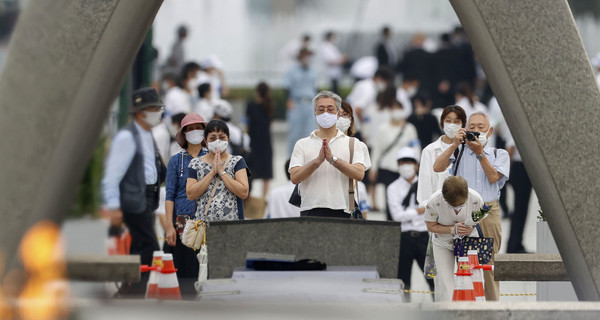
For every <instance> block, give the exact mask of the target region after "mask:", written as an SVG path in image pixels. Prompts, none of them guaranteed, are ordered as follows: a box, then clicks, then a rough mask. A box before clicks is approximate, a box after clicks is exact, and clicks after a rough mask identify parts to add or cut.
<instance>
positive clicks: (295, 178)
mask: <svg viewBox="0 0 600 320" xmlns="http://www.w3.org/2000/svg"><path fill="white" fill-rule="evenodd" d="M324 143H325V142H324ZM303 158H304V155H303V152H302V150H301V148H300V147H299V146H298V144H296V145H295V146H294V151H293V152H292V158H291V160H290V167H292V168H290V169H289V172H290V179H291V181H292V183H293V184H298V183H300V182H302V181H304V180H306V179H307V178H308V177H310V176H311V175H312V174H313V173H314V172H315V171H316V170H317V169H318V168H319V166H320V165H321V164H322V163H323V161H325V149H324V147H323V145H321V150H320V151H319V155H318V156H317V158H316V159H313V160H311V161H308V162H307V163H305V164H304V165H296V164H299V163H303Z"/></svg>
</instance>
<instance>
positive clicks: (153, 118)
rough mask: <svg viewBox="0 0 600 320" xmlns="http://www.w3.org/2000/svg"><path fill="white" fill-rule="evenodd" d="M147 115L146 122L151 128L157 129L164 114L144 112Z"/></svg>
mask: <svg viewBox="0 0 600 320" xmlns="http://www.w3.org/2000/svg"><path fill="white" fill-rule="evenodd" d="M142 112H143V113H144V114H145V115H146V118H144V119H143V120H144V122H145V123H147V124H148V125H149V126H151V127H156V126H157V125H158V124H159V123H160V120H161V119H162V114H163V113H162V112H160V111H159V112H150V111H142Z"/></svg>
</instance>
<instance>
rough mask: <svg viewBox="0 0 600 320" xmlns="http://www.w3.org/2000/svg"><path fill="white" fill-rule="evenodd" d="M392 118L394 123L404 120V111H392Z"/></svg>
mask: <svg viewBox="0 0 600 320" xmlns="http://www.w3.org/2000/svg"><path fill="white" fill-rule="evenodd" d="M390 117H392V120H394V121H400V120H404V110H402V109H394V110H392V111H390Z"/></svg>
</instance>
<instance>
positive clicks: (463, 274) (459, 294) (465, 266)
mask: <svg viewBox="0 0 600 320" xmlns="http://www.w3.org/2000/svg"><path fill="white" fill-rule="evenodd" d="M455 275H456V276H455V277H454V284H455V285H454V293H453V294H452V301H475V290H474V288H473V280H472V279H471V275H472V273H471V272H470V268H469V259H468V258H467V257H459V258H458V268H457V270H456V273H455Z"/></svg>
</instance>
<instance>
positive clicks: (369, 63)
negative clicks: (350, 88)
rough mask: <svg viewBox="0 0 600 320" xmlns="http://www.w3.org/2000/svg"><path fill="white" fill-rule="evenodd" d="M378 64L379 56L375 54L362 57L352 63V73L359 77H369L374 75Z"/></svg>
mask: <svg viewBox="0 0 600 320" xmlns="http://www.w3.org/2000/svg"><path fill="white" fill-rule="evenodd" d="M378 66H379V62H378V61H377V58H375V57H373V56H366V57H362V58H360V59H358V60H356V62H354V63H353V64H352V67H351V68H350V74H351V75H352V76H353V77H355V78H358V79H369V78H372V77H373V75H374V74H375V71H377V67H378Z"/></svg>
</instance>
